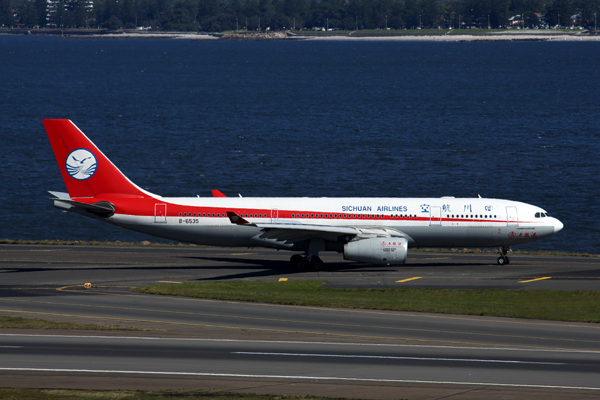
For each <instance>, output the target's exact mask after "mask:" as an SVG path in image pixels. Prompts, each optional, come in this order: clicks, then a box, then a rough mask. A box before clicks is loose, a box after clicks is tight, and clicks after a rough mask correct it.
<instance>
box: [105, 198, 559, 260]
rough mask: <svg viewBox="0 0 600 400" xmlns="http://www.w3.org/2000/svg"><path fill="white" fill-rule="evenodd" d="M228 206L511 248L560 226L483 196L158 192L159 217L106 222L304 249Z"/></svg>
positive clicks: (262, 216)
mask: <svg viewBox="0 0 600 400" xmlns="http://www.w3.org/2000/svg"><path fill="white" fill-rule="evenodd" d="M117 209H118V208H117ZM228 211H233V212H235V213H236V214H239V215H240V216H242V217H244V218H245V219H246V220H247V221H248V222H251V223H253V224H258V225H260V224H290V225H291V224H300V225H303V226H307V227H310V226H326V227H354V228H359V229H366V230H368V229H386V230H387V231H388V232H391V233H392V236H400V237H405V238H406V239H407V240H408V244H409V246H410V247H454V246H460V247H476V246H479V247H493V246H512V245H516V244H522V243H527V242H532V241H535V240H539V239H543V238H545V237H548V236H551V235H553V234H554V233H555V232H557V231H559V230H560V229H562V223H561V222H560V221H559V220H557V219H556V218H553V217H549V216H547V214H546V212H545V211H544V210H543V209H541V208H539V207H536V206H533V205H529V204H525V203H521V202H516V201H509V200H499V199H482V198H235V197H227V198H222V197H219V198H161V197H156V206H155V215H127V214H118V213H117V214H115V215H114V216H112V217H110V218H109V219H108V220H107V221H108V222H111V223H113V224H115V225H118V226H122V227H125V228H128V229H132V230H135V231H139V232H144V233H148V234H151V235H155V236H159V237H163V238H167V239H171V240H177V241H182V242H189V243H195V244H206V245H218V246H264V247H272V248H282V249H289V250H303V245H302V244H301V243H302V241H301V240H300V239H301V238H298V239H299V240H287V241H286V240H271V241H269V240H263V239H266V238H262V239H261V238H260V235H261V228H260V227H257V226H254V225H252V226H244V225H236V224H233V223H232V222H231V221H230V219H229V218H228V217H227V215H226V213H227V212H228ZM105 220H106V219H105ZM396 233H397V234H396ZM328 250H329V248H328ZM331 250H335V248H331Z"/></svg>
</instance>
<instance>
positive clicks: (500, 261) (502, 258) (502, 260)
mask: <svg viewBox="0 0 600 400" xmlns="http://www.w3.org/2000/svg"><path fill="white" fill-rule="evenodd" d="M504 264H508V263H507V262H506V259H505V258H504V257H502V256H500V257H498V265H504Z"/></svg>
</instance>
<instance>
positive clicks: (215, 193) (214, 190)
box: [210, 189, 227, 197]
mask: <svg viewBox="0 0 600 400" xmlns="http://www.w3.org/2000/svg"><path fill="white" fill-rule="evenodd" d="M210 192H211V193H212V195H213V197H227V196H225V195H224V194H223V193H221V192H220V191H219V190H217V189H213V190H211V191H210Z"/></svg>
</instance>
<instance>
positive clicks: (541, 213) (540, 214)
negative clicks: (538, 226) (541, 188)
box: [535, 212, 549, 218]
mask: <svg viewBox="0 0 600 400" xmlns="http://www.w3.org/2000/svg"><path fill="white" fill-rule="evenodd" d="M535 217H536V218H546V217H549V215H548V214H546V213H543V212H537V213H535Z"/></svg>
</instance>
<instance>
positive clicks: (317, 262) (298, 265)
mask: <svg viewBox="0 0 600 400" xmlns="http://www.w3.org/2000/svg"><path fill="white" fill-rule="evenodd" d="M290 264H291V266H292V268H293V269H295V270H296V271H306V270H308V269H309V268H311V269H314V270H316V271H320V270H322V269H323V267H324V266H325V264H323V261H322V260H321V259H320V258H319V257H318V256H309V255H302V254H294V255H293V256H292V258H290Z"/></svg>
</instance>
